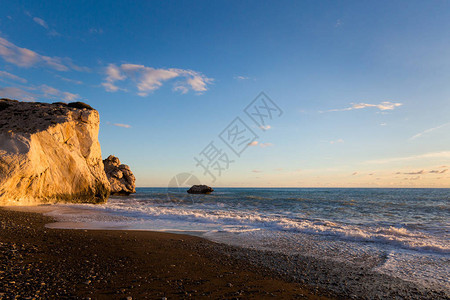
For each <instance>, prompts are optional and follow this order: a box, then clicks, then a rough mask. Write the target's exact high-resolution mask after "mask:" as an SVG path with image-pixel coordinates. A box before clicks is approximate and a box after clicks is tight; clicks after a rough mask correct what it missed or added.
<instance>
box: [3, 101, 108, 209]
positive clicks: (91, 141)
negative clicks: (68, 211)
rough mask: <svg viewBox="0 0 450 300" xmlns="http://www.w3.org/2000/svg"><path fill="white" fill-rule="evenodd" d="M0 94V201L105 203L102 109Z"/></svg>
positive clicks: (19, 203) (5, 202)
mask: <svg viewBox="0 0 450 300" xmlns="http://www.w3.org/2000/svg"><path fill="white" fill-rule="evenodd" d="M75 106H76V107H71V106H68V105H66V104H64V103H55V104H47V103H38V102H18V101H15V100H9V99H0V205H34V204H41V203H56V202H87V203H101V202H105V201H106V200H107V198H108V196H109V191H110V184H109V181H108V179H107V178H106V174H105V171H104V169H103V162H102V157H101V150H100V143H99V142H98V130H99V124H100V119H99V115H98V112H97V111H96V110H93V109H91V108H88V107H87V106H85V107H84V108H79V107H81V106H80V105H79V104H77V105H75Z"/></svg>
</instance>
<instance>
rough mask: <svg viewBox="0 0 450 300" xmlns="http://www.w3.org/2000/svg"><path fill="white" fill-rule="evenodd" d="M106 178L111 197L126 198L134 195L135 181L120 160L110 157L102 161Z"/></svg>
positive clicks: (128, 169) (128, 168)
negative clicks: (109, 186)
mask: <svg viewBox="0 0 450 300" xmlns="http://www.w3.org/2000/svg"><path fill="white" fill-rule="evenodd" d="M103 165H104V166H105V173H106V177H108V180H109V183H110V185H111V195H120V196H127V195H129V194H133V193H136V185H135V182H136V179H135V178H134V175H133V173H132V172H131V170H130V167H128V166H127V165H123V164H121V163H120V160H119V159H118V158H117V157H115V156H113V155H110V156H109V157H108V158H107V159H105V160H103Z"/></svg>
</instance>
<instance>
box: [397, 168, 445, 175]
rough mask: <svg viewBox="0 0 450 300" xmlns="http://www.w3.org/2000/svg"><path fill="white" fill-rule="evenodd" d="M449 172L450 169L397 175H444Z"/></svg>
mask: <svg viewBox="0 0 450 300" xmlns="http://www.w3.org/2000/svg"><path fill="white" fill-rule="evenodd" d="M447 170H448V169H444V170H430V171H425V170H420V171H413V172H397V173H395V174H397V175H399V174H403V175H424V174H444V173H446V172H447Z"/></svg>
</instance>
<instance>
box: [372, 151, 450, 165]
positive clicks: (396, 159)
mask: <svg viewBox="0 0 450 300" xmlns="http://www.w3.org/2000/svg"><path fill="white" fill-rule="evenodd" d="M427 158H445V159H447V158H450V151H440V152H429V153H424V154H419V155H410V156H404V157H393V158H385V159H375V160H368V161H366V162H365V163H367V164H386V163H392V162H399V161H410V160H417V159H427Z"/></svg>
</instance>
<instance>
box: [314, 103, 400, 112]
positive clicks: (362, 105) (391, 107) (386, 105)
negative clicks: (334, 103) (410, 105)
mask: <svg viewBox="0 0 450 300" xmlns="http://www.w3.org/2000/svg"><path fill="white" fill-rule="evenodd" d="M350 104H351V106H349V107H346V108H336V109H330V110H327V111H325V112H333V111H349V110H357V109H364V108H371V107H374V108H377V109H379V110H394V109H395V108H397V107H399V106H402V105H403V103H399V102H389V101H384V102H380V103H379V104H370V103H363V102H361V103H350ZM321 112H324V111H321Z"/></svg>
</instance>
